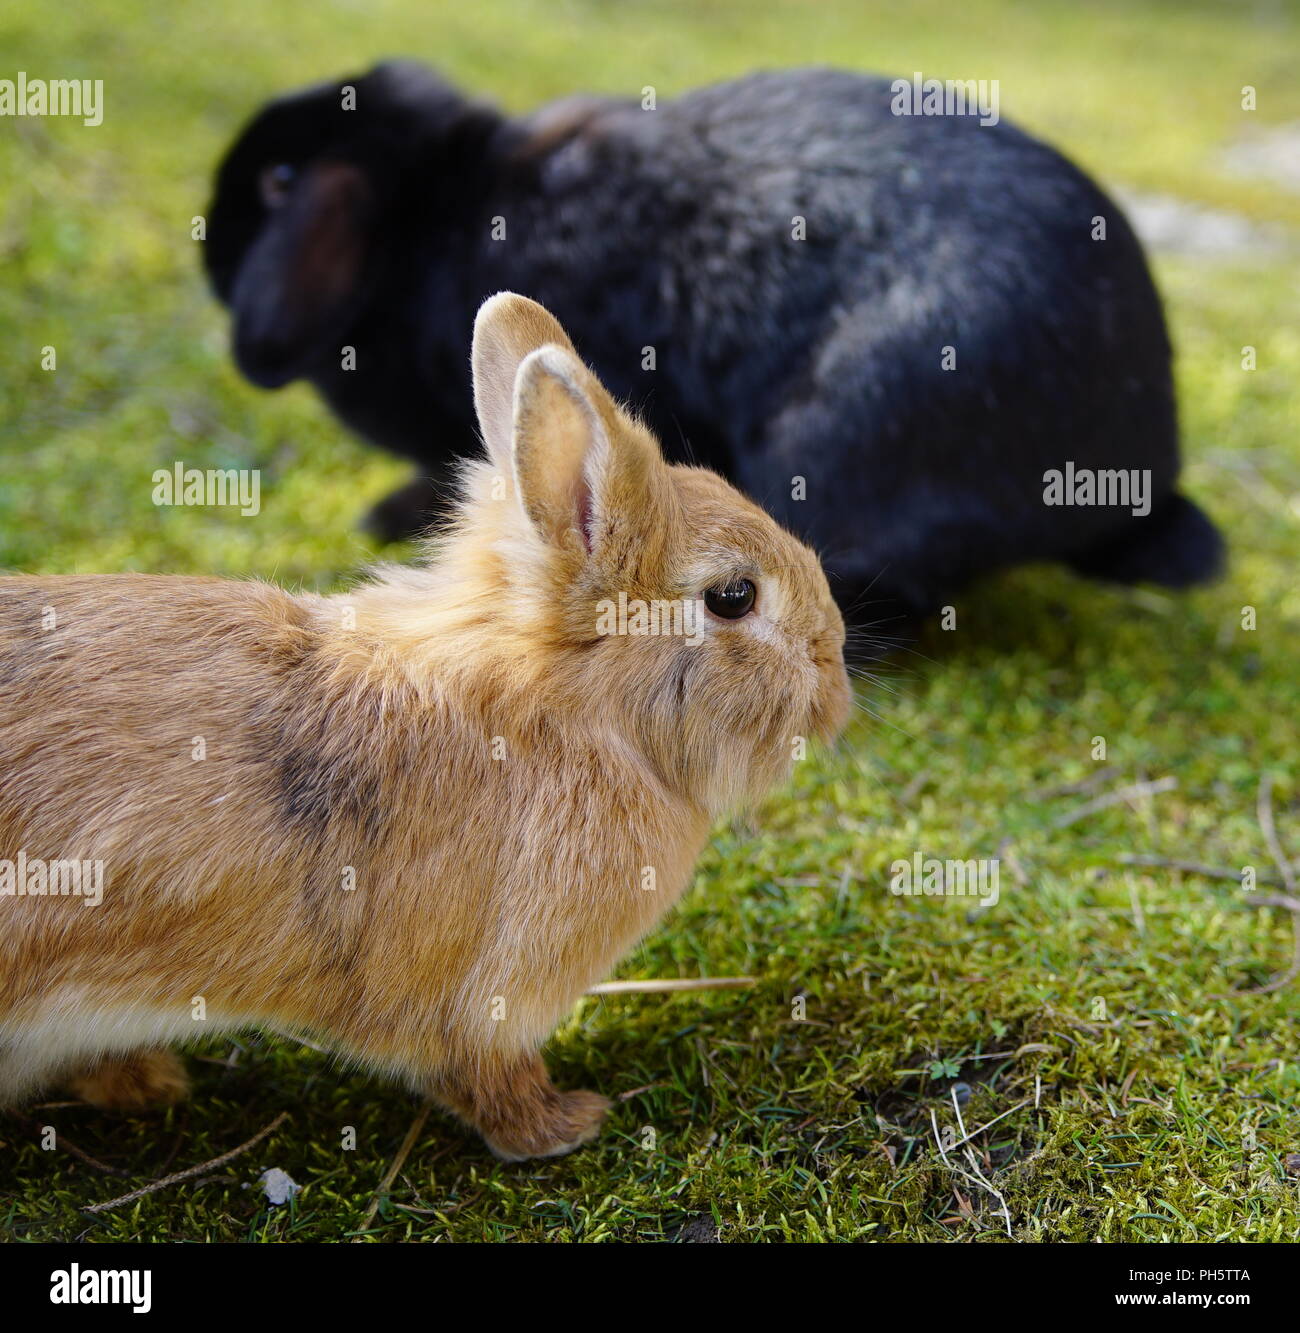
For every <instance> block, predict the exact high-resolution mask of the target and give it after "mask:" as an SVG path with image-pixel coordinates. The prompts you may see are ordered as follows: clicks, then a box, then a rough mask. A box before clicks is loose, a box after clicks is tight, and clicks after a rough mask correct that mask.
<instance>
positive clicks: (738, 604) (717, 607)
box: [704, 579, 758, 620]
mask: <svg viewBox="0 0 1300 1333" xmlns="http://www.w3.org/2000/svg"><path fill="white" fill-rule="evenodd" d="M757 595H758V589H757V588H755V587H754V585H753V584H752V583H751V582H750V581H749V580H748V579H737V580H736V581H735V582H734V583H724V584H723V585H722V587H720V588H706V589H705V590H704V605H705V606H707V607H708V608H709V610H710V611H712V612H713V614H714V615H715V616H720V617H721V618H722V619H723V620H739V619H740V618H741V616H747V615H748V614H749V613H750V611H752V610H753V609H754V598H755V597H756V596H757Z"/></svg>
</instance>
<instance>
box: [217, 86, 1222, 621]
mask: <svg viewBox="0 0 1300 1333" xmlns="http://www.w3.org/2000/svg"><path fill="white" fill-rule="evenodd" d="M651 100H652V99H649V98H647V99H646V101H645V102H638V101H617V100H606V99H595V98H580V99H573V100H566V101H562V102H558V103H554V104H551V105H548V106H545V107H543V108H542V109H541V110H540V111H538V112H536V113H534V114H533V115H530V116H526V117H523V118H521V119H510V118H507V117H505V116H503V115H502V114H500V113H499V112H497V111H496V110H494V109H493V108H492V107H490V106H487V105H485V104H483V103H481V102H478V101H475V100H471V99H469V98H467V97H465V96H464V95H463V94H462V93H460V92H458V91H457V90H456V89H455V88H453V87H451V86H450V85H449V84H448V83H446V82H445V81H444V80H443V79H441V78H440V77H438V76H437V75H435V74H434V73H432V72H430V71H429V70H427V69H425V68H424V67H422V66H419V65H416V64H412V63H407V62H396V63H390V64H384V65H381V66H379V67H377V68H376V69H374V70H373V71H372V72H370V73H369V74H366V75H364V76H358V77H356V78H354V79H350V80H341V81H339V82H337V83H330V84H324V85H320V86H317V87H315V88H312V89H308V90H307V91H305V92H301V93H298V94H295V95H292V96H289V97H286V98H283V99H281V100H279V101H276V102H273V103H272V104H271V105H269V106H268V107H267V108H266V109H264V110H263V111H262V112H261V113H260V114H259V115H258V116H257V117H256V118H255V119H254V120H253V121H252V123H251V124H250V125H249V126H248V127H247V128H246V129H245V130H244V132H243V133H242V134H241V135H240V137H239V139H238V141H237V142H236V143H235V145H234V147H233V148H232V149H231V151H230V153H229V155H228V156H227V158H226V160H225V162H224V163H223V165H222V166H221V169H220V172H219V175H218V178H217V185H216V197H215V199H214V201H213V204H212V207H211V210H210V214H209V219H208V240H207V247H206V259H207V265H208V269H209V272H210V275H211V278H212V282H213V284H214V286H215V289H216V291H217V293H218V295H219V296H220V297H221V299H222V300H223V301H224V302H226V303H227V304H228V305H229V306H230V308H231V310H232V312H233V316H234V346H235V355H236V358H237V360H238V363H239V365H240V368H241V369H242V370H243V372H244V374H245V375H247V376H248V378H249V379H251V380H253V381H254V382H255V383H257V384H260V385H264V386H266V387H268V388H274V387H277V386H279V385H282V384H285V383H287V382H288V381H290V380H292V379H295V378H299V377H302V378H307V379H309V380H311V382H312V383H313V384H315V385H316V387H317V388H318V389H319V390H320V392H321V393H322V394H324V396H325V398H326V399H327V401H328V402H329V403H330V405H331V406H332V407H333V408H334V410H335V411H336V412H337V413H338V414H339V416H340V417H342V418H343V420H344V421H345V422H347V423H348V425H350V426H351V427H352V428H353V429H354V430H356V431H358V432H359V433H360V434H362V435H363V436H365V437H367V438H369V439H371V440H373V441H374V442H375V443H377V444H380V445H383V446H384V447H385V448H388V449H391V450H393V451H395V452H397V453H399V454H403V455H406V456H407V457H409V458H412V459H414V460H415V461H416V462H417V463H418V464H419V465H420V468H421V473H422V478H428V479H429V480H423V479H422V480H420V481H418V482H416V483H414V484H413V485H412V486H410V487H407V488H406V489H405V490H403V491H400V492H398V493H397V495H395V496H392V497H390V498H389V499H388V500H387V501H385V502H384V503H383V504H382V505H381V506H380V507H379V509H378V510H377V511H376V514H375V516H374V522H375V525H376V527H377V528H378V529H379V531H380V532H381V533H382V535H384V536H386V537H390V538H391V537H399V536H404V535H409V534H410V533H412V532H413V531H415V530H416V529H417V528H419V527H420V526H422V525H423V524H424V523H425V522H426V521H427V520H428V517H429V515H430V513H431V511H433V510H434V509H435V507H436V498H437V496H438V495H439V494H440V486H441V483H443V482H444V481H445V479H446V477H447V473H448V469H447V467H446V465H447V463H448V462H449V460H451V459H453V458H455V457H457V456H459V455H464V454H466V453H470V452H472V451H474V450H475V449H476V448H477V444H476V438H475V427H474V416H473V407H472V402H471V396H470V380H469V364H468V362H467V360H466V358H465V353H464V349H465V347H466V345H467V343H468V339H469V334H470V329H471V327H472V325H473V318H474V312H475V310H476V309H477V308H478V306H479V304H480V303H481V302H482V300H483V299H484V298H485V297H486V296H488V295H489V294H491V293H493V292H496V291H499V290H503V289H511V290H515V291H519V292H524V293H527V294H528V295H529V296H531V297H533V298H534V299H535V300H537V301H540V302H542V303H543V304H544V305H546V306H548V307H549V308H550V309H551V310H553V311H554V312H555V313H556V315H557V316H558V317H559V319H560V320H561V322H562V323H563V324H564V325H565V326H566V327H567V328H568V329H569V331H570V333H571V334H572V335H573V339H574V342H575V344H576V345H577V348H578V351H579V352H580V353H581V354H582V355H583V356H584V357H585V358H586V360H587V361H588V362H589V363H590V364H591V365H592V367H593V368H594V369H595V371H596V373H597V374H598V375H599V376H600V378H601V379H602V380H604V381H605V382H606V383H607V384H608V385H609V386H610V388H611V389H612V390H613V391H614V392H615V393H616V394H618V395H619V396H620V397H622V398H623V399H624V400H626V401H627V402H629V403H630V404H631V405H632V406H633V407H634V408H636V409H637V410H639V411H640V412H641V413H642V415H643V416H644V417H645V418H646V419H647V422H648V424H649V425H650V426H651V427H652V428H653V429H654V430H655V432H656V433H657V434H658V436H659V438H660V439H661V440H662V441H663V443H664V447H665V450H666V451H667V453H668V454H669V456H670V457H672V458H674V459H676V460H689V459H693V460H695V461H697V462H700V463H703V464H706V465H709V466H711V467H714V468H716V469H718V470H719V471H720V472H722V473H723V474H725V475H726V476H727V477H729V478H731V479H732V480H734V481H735V482H736V483H737V484H739V485H740V486H741V487H742V488H743V489H745V490H746V491H748V492H749V494H750V495H752V496H753V497H754V498H755V499H756V500H758V501H759V502H760V503H762V504H764V505H765V506H766V507H767V508H768V509H769V510H770V511H771V512H772V513H773V514H774V515H775V516H776V517H777V518H778V519H780V520H781V521H782V522H784V523H786V524H788V525H789V526H790V527H791V528H792V529H794V530H795V531H796V532H798V533H799V534H801V535H802V536H804V537H805V538H807V539H808V540H809V541H811V542H812V543H813V544H814V545H815V546H816V548H817V549H818V551H819V552H820V553H821V554H822V555H823V557H824V560H825V563H826V567H827V571H828V573H829V575H830V578H831V583H832V587H833V588H835V590H836V593H837V596H838V597H839V598H840V600H841V602H842V604H843V605H844V606H845V607H846V608H849V609H851V610H853V609H856V608H857V607H858V605H859V603H862V604H864V605H868V606H869V608H871V609H868V610H866V611H862V612H860V613H859V617H858V618H859V619H861V618H862V617H863V616H864V615H865V616H868V617H870V618H872V619H875V618H878V616H877V611H876V608H878V607H879V606H880V604H882V603H887V604H889V605H890V606H891V608H893V607H898V608H903V609H906V610H909V611H915V612H923V611H926V610H929V609H931V608H933V607H935V606H936V605H939V604H941V603H942V602H943V601H945V600H947V599H948V598H949V597H951V596H952V594H953V593H954V592H956V591H957V590H959V589H960V587H961V586H962V585H963V584H964V583H966V582H967V581H968V580H969V579H970V578H972V577H973V576H975V575H977V574H979V573H981V572H983V571H986V570H990V569H994V568H997V567H999V566H1006V565H1010V564H1014V563H1017V562H1020V561H1026V560H1038V559H1048V560H1059V561H1064V562H1065V563H1067V564H1068V565H1070V566H1072V567H1073V568H1075V569H1076V570H1079V571H1080V572H1082V573H1085V574H1088V575H1092V576H1096V577H1100V578H1108V579H1113V580H1118V581H1122V582H1138V581H1151V582H1153V583H1159V584H1164V585H1166V586H1169V587H1184V586H1186V585H1189V584H1193V583H1196V582H1198V581H1201V580H1203V579H1206V578H1208V577H1210V576H1211V575H1213V574H1214V573H1215V572H1216V571H1217V569H1218V567H1219V565H1220V563H1221V559H1222V544H1221V541H1220V539H1219V536H1218V533H1217V532H1216V530H1215V529H1214V527H1213V526H1212V525H1211V523H1210V522H1209V520H1208V519H1207V518H1206V517H1205V516H1204V515H1203V514H1202V513H1201V511H1200V510H1199V509H1197V508H1196V507H1195V505H1193V504H1192V503H1191V502H1190V501H1188V500H1186V499H1185V498H1183V497H1182V496H1181V495H1180V494H1178V493H1177V491H1176V490H1175V483H1176V480H1177V476H1178V469H1179V458H1178V432H1177V418H1176V411H1175V404H1174V395H1173V385H1172V380H1171V374H1170V348H1169V341H1168V338H1167V335H1166V332H1165V325H1164V319H1163V316H1162V313H1161V308H1160V301H1159V298H1158V296H1157V295H1156V291H1155V289H1154V287H1153V285H1152V281H1151V277H1150V275H1149V273H1148V271H1147V266H1146V263H1145V261H1144V258H1143V255H1142V251H1141V248H1140V247H1139V245H1138V242H1137V240H1136V239H1135V238H1134V235H1133V233H1132V231H1131V230H1130V228H1129V225H1128V223H1127V222H1126V220H1125V218H1124V216H1123V214H1122V213H1121V212H1120V210H1119V209H1118V207H1117V206H1116V205H1115V204H1114V202H1113V201H1112V200H1110V199H1109V198H1108V197H1107V196H1106V195H1105V194H1103V193H1102V192H1101V191H1100V190H1099V189H1098V188H1097V187H1096V186H1095V185H1094V184H1093V183H1092V182H1091V181H1090V180H1088V178H1087V177H1086V176H1084V175H1083V174H1082V173H1081V172H1080V171H1078V170H1077V169H1076V168H1075V167H1073V166H1072V165H1071V164H1070V163H1069V162H1067V161H1066V160H1065V159H1064V158H1062V157H1061V156H1060V154H1058V153H1057V152H1055V151H1054V150H1053V149H1051V148H1048V147H1046V146H1045V145H1043V144H1041V143H1039V142H1037V141H1036V140H1034V139H1032V138H1030V137H1029V136H1028V135H1027V134H1024V133H1023V132H1021V131H1020V130H1018V129H1016V128H1014V127H1013V126H1011V125H1009V124H1007V123H1005V122H1001V123H996V124H981V123H980V117H978V116H975V115H960V114H957V115H937V116H935V115H900V114H895V109H896V101H897V99H896V97H895V92H894V89H893V88H891V84H890V82H889V81H888V80H885V79H881V78H874V77H864V76H860V75H857V74H851V73H842V72H836V71H831V70H796V71H788V72H774V73H762V74H755V75H752V76H750V77H748V78H744V79H740V80H737V81H735V82H730V83H722V84H717V85H714V86H712V87H708V88H703V89H700V90H698V91H696V92H692V93H688V94H686V95H685V96H683V97H680V98H678V99H676V100H673V101H668V102H663V103H661V104H659V105H658V106H657V107H652V106H650V105H648V103H649V102H650V101H651ZM1120 470H1122V471H1123V474H1124V479H1126V480H1127V479H1128V478H1129V477H1130V476H1131V479H1132V480H1133V481H1134V482H1135V484H1136V486H1137V491H1135V493H1134V494H1132V495H1122V494H1121V493H1120V492H1119V491H1118V490H1115V491H1113V492H1112V493H1111V494H1110V495H1109V496H1103V498H1108V499H1109V500H1111V501H1112V502H1111V503H1096V502H1095V496H1094V502H1091V503H1087V502H1080V503H1065V502H1063V503H1060V504H1053V503H1048V502H1047V499H1048V498H1050V497H1051V495H1052V494H1053V490H1052V487H1053V486H1054V485H1055V482H1053V481H1052V480H1051V478H1052V477H1053V476H1054V475H1055V474H1057V473H1060V474H1062V475H1063V476H1064V478H1065V480H1064V481H1063V483H1062V485H1061V486H1058V487H1057V488H1056V491H1057V493H1058V494H1060V495H1061V498H1062V499H1063V500H1065V501H1068V500H1071V499H1074V498H1076V496H1075V494H1074V492H1073V491H1072V489H1071V488H1072V486H1073V485H1074V484H1075V479H1076V478H1078V477H1080V476H1084V475H1091V474H1096V473H1099V472H1103V473H1105V472H1110V473H1112V476H1111V478H1110V480H1111V481H1112V482H1115V481H1117V480H1118V479H1119V471H1120ZM1143 478H1145V481H1146V490H1145V499H1142V500H1140V497H1139V494H1138V492H1140V490H1141V484H1142V479H1143ZM1099 484H1100V485H1101V487H1102V490H1103V491H1104V490H1105V477H1104V476H1103V478H1102V479H1101V482H1100V483H1099ZM1079 494H1080V495H1082V492H1079ZM1118 499H1122V500H1123V501H1124V503H1123V504H1119V503H1115V502H1114V501H1116V500H1118ZM1144 510H1145V512H1144ZM1135 511H1136V512H1135Z"/></svg>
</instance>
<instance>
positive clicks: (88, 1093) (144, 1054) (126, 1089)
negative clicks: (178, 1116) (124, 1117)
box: [67, 1050, 190, 1111]
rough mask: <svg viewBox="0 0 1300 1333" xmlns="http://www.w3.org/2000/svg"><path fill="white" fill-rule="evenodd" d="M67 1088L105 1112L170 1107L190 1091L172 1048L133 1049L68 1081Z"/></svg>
mask: <svg viewBox="0 0 1300 1333" xmlns="http://www.w3.org/2000/svg"><path fill="white" fill-rule="evenodd" d="M67 1086H68V1090H69V1091H70V1092H71V1093H72V1094H73V1095H74V1096H76V1097H79V1098H80V1099H81V1100H82V1101H83V1102H89V1103H90V1105H91V1106H97V1107H99V1109H100V1110H102V1111H138V1110H141V1109H143V1108H144V1107H148V1106H170V1105H171V1104H172V1103H173V1102H178V1101H180V1100H181V1099H182V1098H183V1097H184V1096H185V1095H186V1094H187V1093H188V1092H189V1090H190V1081H189V1078H188V1077H187V1076H186V1073H185V1066H184V1065H183V1064H181V1062H180V1060H179V1059H178V1058H177V1057H176V1056H175V1055H173V1054H172V1052H171V1051H165V1050H158V1051H133V1052H132V1053H131V1054H130V1055H126V1056H122V1057H120V1058H116V1059H112V1058H110V1059H107V1060H103V1061H101V1062H100V1063H99V1064H97V1065H95V1066H93V1067H92V1068H91V1069H88V1070H86V1071H85V1072H84V1073H81V1074H78V1075H77V1076H76V1077H75V1078H71V1079H69V1080H68V1085H67Z"/></svg>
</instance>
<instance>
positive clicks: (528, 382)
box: [473, 292, 662, 552]
mask: <svg viewBox="0 0 1300 1333" xmlns="http://www.w3.org/2000/svg"><path fill="white" fill-rule="evenodd" d="M473 360H474V402H475V406H476V407H477V409H478V417H479V425H480V427H481V429H482V431H483V438H484V440H485V442H486V444H487V447H488V452H489V454H490V456H491V458H492V461H493V463H495V464H496V466H497V467H498V468H500V470H501V471H502V473H503V474H504V475H506V476H509V477H512V478H513V480H514V484H515V490H516V492H517V494H518V497H519V502H520V505H521V506H522V508H523V510H524V513H525V514H526V515H527V516H528V518H529V520H530V521H531V523H532V526H533V528H534V529H535V530H536V531H537V533H538V534H539V535H540V536H541V537H542V538H543V539H545V540H546V541H548V542H550V543H552V544H554V545H558V546H564V545H567V544H568V542H569V541H570V540H571V538H570V534H571V533H576V534H577V536H578V537H579V538H580V539H581V542H582V544H583V546H584V547H585V548H586V550H587V551H588V552H591V551H593V550H595V548H596V547H597V546H598V545H599V544H600V540H601V535H602V533H603V532H604V531H605V530H606V529H607V527H608V524H609V519H610V517H611V516H612V515H614V514H615V513H619V512H624V513H628V514H633V513H636V512H637V511H638V510H640V511H642V512H644V511H646V510H647V509H648V508H649V507H650V501H651V496H650V493H649V490H650V475H651V470H652V469H653V468H654V466H655V464H656V463H659V464H660V466H662V461H661V460H660V459H659V457H658V451H657V449H656V448H655V446H654V444H653V443H652V442H651V441H650V439H649V437H648V436H646V435H645V434H644V433H643V432H641V431H640V430H638V429H637V428H635V427H634V426H633V425H632V424H631V423H630V422H628V421H627V420H626V419H625V418H624V417H623V414H622V413H621V412H620V411H619V410H618V407H617V406H616V405H615V403H614V401H613V400H612V399H611V398H610V396H609V394H608V393H606V391H605V389H604V387H603V386H602V385H601V383H600V381H599V380H597V379H596V377H595V376H594V375H593V374H592V373H591V372H590V371H589V370H588V369H587V368H586V366H584V365H583V364H582V362H581V361H580V360H579V359H578V356H577V353H576V352H575V351H574V349H573V344H572V343H570V341H569V339H568V337H567V336H566V334H565V332H564V330H563V329H562V328H561V327H560V325H559V324H558V323H557V322H556V320H555V319H554V317H553V316H552V315H551V314H550V313H549V312H547V311H546V310H545V309H543V308H542V307H541V306H539V305H538V304H537V303H536V302H534V301H529V300H527V299H526V298H524V297H522V296H515V295H514V294H513V293H510V292H503V293H501V294H500V295H498V296H494V297H492V299H491V300H490V301H488V302H486V304H485V305H484V306H483V308H482V309H481V310H480V311H479V315H478V319H477V320H476V321H475V325H474V354H473Z"/></svg>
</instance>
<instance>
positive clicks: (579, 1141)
mask: <svg viewBox="0 0 1300 1333" xmlns="http://www.w3.org/2000/svg"><path fill="white" fill-rule="evenodd" d="M609 1107H610V1101H609V1098H608V1097H602V1096H601V1095H600V1094H599V1093H596V1092H583V1091H578V1092H557V1093H555V1095H554V1098H553V1099H551V1098H548V1099H547V1104H546V1106H545V1109H544V1110H543V1112H542V1114H541V1115H540V1116H539V1118H538V1120H537V1121H536V1122H535V1123H533V1124H512V1125H504V1126H501V1127H499V1128H497V1129H495V1130H494V1131H493V1132H491V1133H485V1134H484V1136H483V1137H484V1139H485V1140H486V1141H487V1146H488V1147H489V1148H491V1149H492V1151H493V1153H495V1154H496V1156H498V1157H500V1158H501V1160H502V1161H505V1162H522V1161H523V1160H524V1159H525V1158H528V1157H563V1156H564V1154H565V1153H566V1152H572V1151H573V1150H574V1149H575V1148H580V1147H582V1145H583V1144H584V1143H590V1142H591V1140H592V1139H594V1138H595V1137H596V1135H597V1134H599V1133H600V1127H601V1124H602V1122H603V1121H604V1119H605V1115H606V1113H607V1112H608V1111H609Z"/></svg>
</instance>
